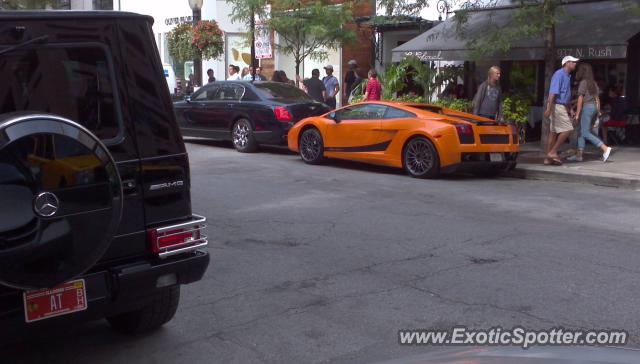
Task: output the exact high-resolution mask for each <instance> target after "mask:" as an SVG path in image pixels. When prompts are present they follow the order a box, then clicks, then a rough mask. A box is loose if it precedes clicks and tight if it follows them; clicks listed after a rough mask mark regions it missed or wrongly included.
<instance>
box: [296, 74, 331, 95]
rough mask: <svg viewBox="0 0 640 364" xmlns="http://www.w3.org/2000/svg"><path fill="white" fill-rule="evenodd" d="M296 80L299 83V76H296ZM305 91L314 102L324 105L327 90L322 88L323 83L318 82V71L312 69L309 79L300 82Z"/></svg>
mask: <svg viewBox="0 0 640 364" xmlns="http://www.w3.org/2000/svg"><path fill="white" fill-rule="evenodd" d="M296 79H297V80H298V82H300V81H301V80H300V76H297V75H296ZM302 85H303V86H304V89H305V91H306V92H307V94H309V96H311V98H313V99H314V100H316V101H318V102H321V103H324V100H325V97H326V94H327V89H326V88H325V87H324V83H323V82H322V81H321V80H320V70H319V69H317V68H314V69H313V70H311V78H308V79H306V80H304V81H302Z"/></svg>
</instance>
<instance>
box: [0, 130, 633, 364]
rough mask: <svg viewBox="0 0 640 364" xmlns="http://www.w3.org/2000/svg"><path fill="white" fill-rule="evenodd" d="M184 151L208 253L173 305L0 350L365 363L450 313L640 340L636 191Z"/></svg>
mask: <svg viewBox="0 0 640 364" xmlns="http://www.w3.org/2000/svg"><path fill="white" fill-rule="evenodd" d="M188 149H189V153H190V158H191V165H192V184H193V205H194V211H195V212H198V213H201V214H204V215H206V216H207V217H208V218H209V227H208V233H209V237H210V239H211V245H210V248H209V252H210V253H211V256H212V261H211V266H210V267H209V270H208V272H207V274H206V277H205V279H204V280H203V281H201V282H198V283H196V284H193V285H190V286H186V287H184V288H183V291H182V293H183V296H182V302H181V306H180V309H179V311H178V313H177V315H176V317H175V318H174V320H173V321H171V322H170V323H169V324H167V325H166V326H165V327H164V328H163V329H161V330H159V331H157V332H154V333H152V334H150V335H146V336H139V337H127V336H121V335H118V334H115V333H113V332H111V331H110V330H109V328H108V326H107V325H106V323H104V322H94V323H89V324H86V325H81V326H77V327H64V328H61V329H60V331H59V332H51V333H46V334H43V335H38V336H37V337H34V338H25V341H24V342H23V343H22V344H19V345H15V346H13V347H12V348H10V349H9V350H5V351H4V352H3V354H0V355H1V356H0V362H2V363H12V362H47V363H51V362H60V363H69V362H89V363H124V362H127V363H262V362H264V363H316V362H337V363H368V362H376V361H381V360H387V359H391V358H398V357H405V356H412V355H415V354H417V353H421V352H428V351H430V350H436V349H435V348H432V347H402V346H399V345H398V343H397V340H398V339H397V331H398V329H401V328H450V327H452V326H455V325H467V326H471V327H477V328H489V327H492V326H498V325H499V326H503V327H512V326H515V325H522V326H525V327H529V328H536V329H542V328H551V327H555V326H564V327H567V328H620V329H626V330H628V332H629V333H630V334H631V343H630V345H629V346H631V347H639V346H640V329H639V327H640V289H639V288H640V279H639V278H640V268H639V267H638V262H639V261H640V239H638V236H639V233H640V211H639V209H638V206H640V194H639V193H638V192H633V191H628V190H617V189H612V188H606V187H597V186H589V185H580V184H570V183H553V182H543V181H525V180H515V179H479V178H473V177H467V176H457V177H450V178H445V179H440V180H433V181H425V180H416V179H412V178H409V177H407V176H405V175H404V173H403V172H401V171H396V170H392V169H381V168H378V167H369V166H363V165H359V164H353V163H346V162H338V161H332V162H330V163H327V164H326V165H323V166H308V165H305V164H303V163H302V162H301V161H300V160H299V158H298V157H297V156H295V155H292V154H290V153H288V152H287V151H286V150H284V149H279V148H269V149H267V150H265V151H263V152H262V153H258V154H240V153H237V152H235V151H234V150H232V149H231V148H229V147H228V146H226V145H224V144H219V143H203V142H198V143H190V144H189V145H188Z"/></svg>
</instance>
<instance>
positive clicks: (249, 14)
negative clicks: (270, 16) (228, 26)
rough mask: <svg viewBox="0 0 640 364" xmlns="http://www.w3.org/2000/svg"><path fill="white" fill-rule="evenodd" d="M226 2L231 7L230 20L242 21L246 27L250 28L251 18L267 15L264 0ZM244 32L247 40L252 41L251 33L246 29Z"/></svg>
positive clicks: (233, 21)
mask: <svg viewBox="0 0 640 364" xmlns="http://www.w3.org/2000/svg"><path fill="white" fill-rule="evenodd" d="M227 4H230V5H231V7H232V9H231V22H232V23H242V24H244V25H246V29H250V28H251V20H252V19H255V18H258V19H261V20H264V19H266V17H267V4H268V2H267V1H266V0H227ZM245 34H246V37H247V41H248V42H249V43H253V36H254V35H253V33H252V32H251V31H248V32H246V33H245Z"/></svg>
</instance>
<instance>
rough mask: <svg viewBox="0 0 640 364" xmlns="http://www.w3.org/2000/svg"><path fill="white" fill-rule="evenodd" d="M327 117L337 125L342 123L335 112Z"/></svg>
mask: <svg viewBox="0 0 640 364" xmlns="http://www.w3.org/2000/svg"><path fill="white" fill-rule="evenodd" d="M327 116H328V117H329V119H331V120H333V121H335V122H336V124H339V123H340V121H341V120H340V117H339V116H338V114H336V112H335V111H332V112H330V113H329V115H327Z"/></svg>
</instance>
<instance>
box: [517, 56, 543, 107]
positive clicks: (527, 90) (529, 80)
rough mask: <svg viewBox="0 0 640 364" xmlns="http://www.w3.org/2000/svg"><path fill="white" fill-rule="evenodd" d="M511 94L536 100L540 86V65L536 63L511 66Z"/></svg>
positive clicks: (518, 63) (519, 63)
mask: <svg viewBox="0 0 640 364" xmlns="http://www.w3.org/2000/svg"><path fill="white" fill-rule="evenodd" d="M510 81H511V82H510V84H511V92H512V93H513V94H516V95H519V96H523V97H526V98H529V99H530V100H535V99H536V95H537V92H538V90H537V86H538V82H537V81H538V65H537V63H534V62H513V64H512V65H511V77H510Z"/></svg>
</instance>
